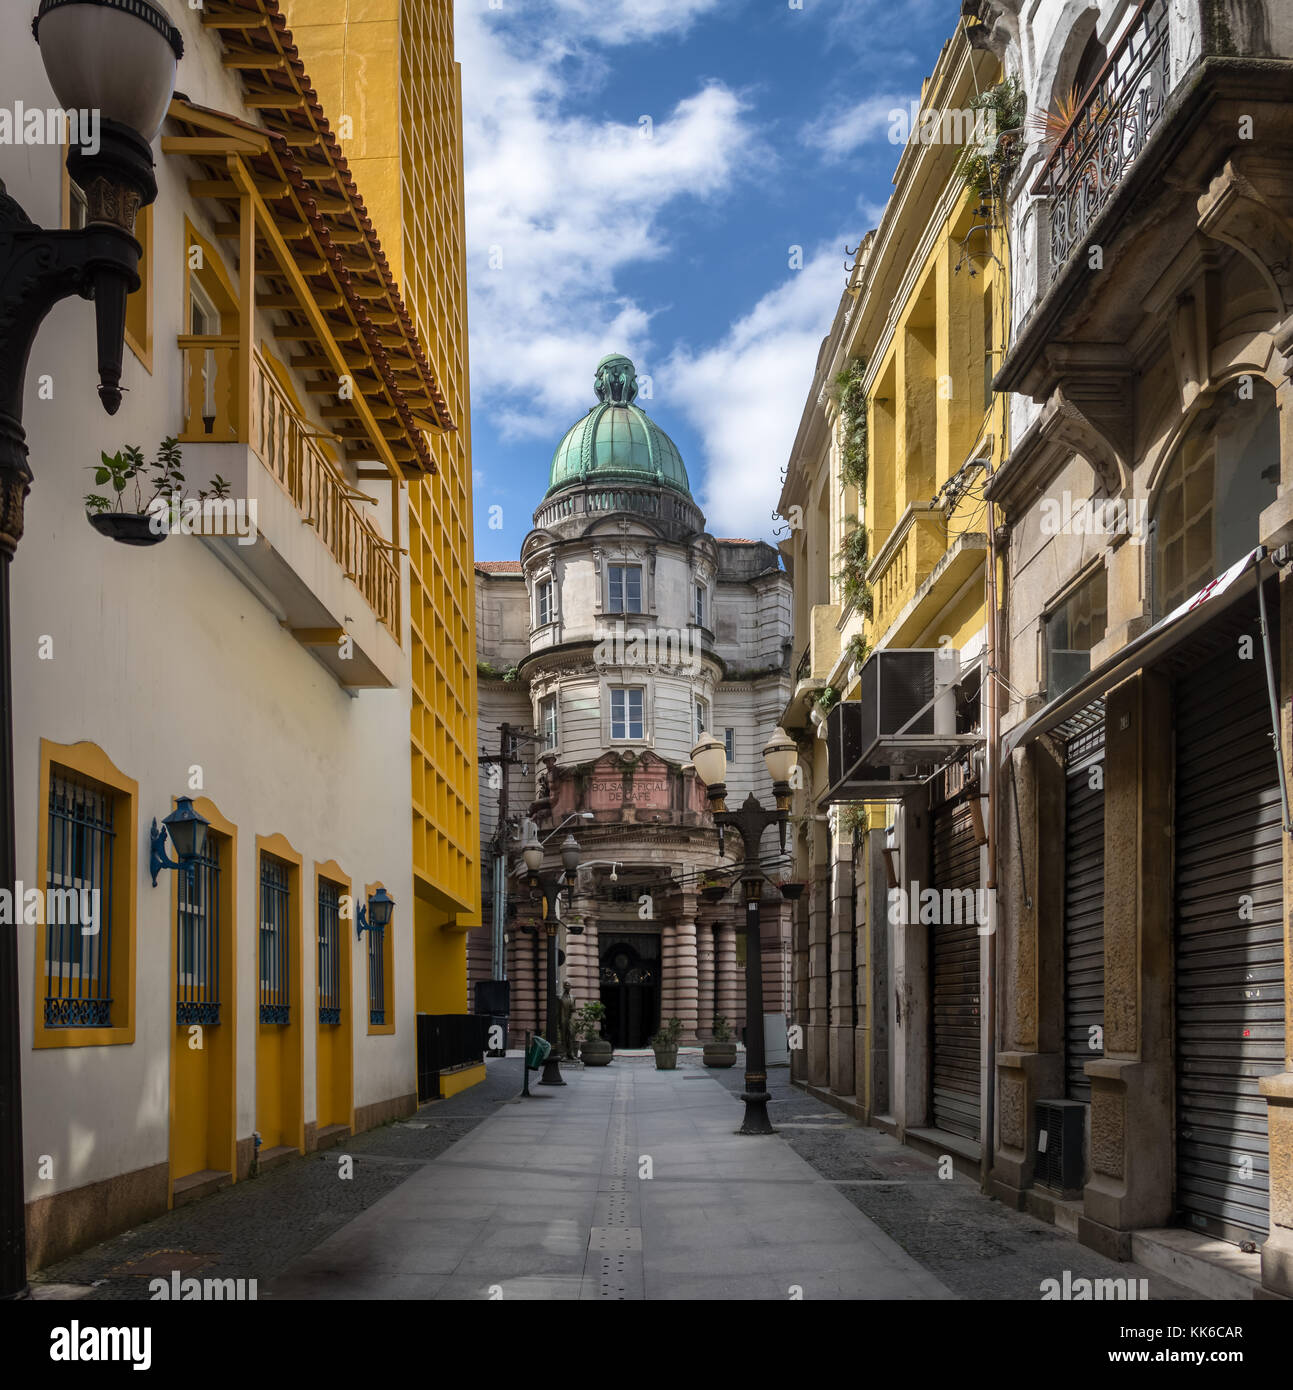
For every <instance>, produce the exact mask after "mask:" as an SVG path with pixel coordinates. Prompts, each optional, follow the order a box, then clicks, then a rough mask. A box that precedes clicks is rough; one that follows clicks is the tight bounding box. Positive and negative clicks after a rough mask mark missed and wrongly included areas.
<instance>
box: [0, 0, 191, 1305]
mask: <svg viewBox="0 0 1293 1390" xmlns="http://www.w3.org/2000/svg"><path fill="white" fill-rule="evenodd" d="M32 32H33V34H34V35H35V38H36V41H37V43H38V44H39V45H40V56H41V60H42V62H43V63H44V65H45V72H46V75H47V76H48V78H49V82H50V86H51V87H52V88H53V89H54V95H55V96H56V97H57V98H58V100H59V102H60V103H61V104H62V106H63V109H64V110H66V111H77V112H80V111H86V112H94V113H96V114H97V115H98V116H99V119H100V134H99V142H98V148H97V150H96V151H95V152H94V153H90V152H89V148H88V147H87V145H86V144H84V143H81V144H73V146H72V147H71V149H70V150H69V152H68V156H67V168H68V173H69V174H70V175H71V177H72V178H73V179H74V180H75V181H76V183H77V184H78V185H79V187H80V188H81V189H82V190H83V191H84V193H85V197H86V226H85V228H84V229H83V230H81V231H48V230H46V229H45V228H43V227H37V226H36V225H35V224H34V223H33V222H32V221H31V219H30V218H29V217H28V216H27V214H26V213H25V212H24V211H23V209H22V207H21V206H20V205H19V204H18V202H17V201H16V200H15V199H14V198H13V197H11V196H10V195H9V193H8V192H7V191H6V189H5V186H4V183H3V181H0V886H7V887H8V888H9V889H10V891H12V887H13V884H14V881H15V880H16V878H17V854H16V850H15V844H14V790H13V777H14V768H13V667H12V659H11V652H10V631H9V571H10V565H11V563H12V561H13V557H14V552H15V551H16V549H17V547H18V542H19V541H20V540H21V539H22V532H23V504H24V502H25V500H26V497H27V493H28V492H29V491H30V489H31V483H32V471H31V467H30V465H29V464H28V462H27V435H26V432H25V431H24V429H23V424H22V407H23V391H24V387H25V383H26V375H27V362H28V359H29V358H30V356H31V349H32V345H33V344H34V342H35V340H36V334H37V332H38V331H39V329H40V326H41V324H42V323H43V322H44V320H45V317H46V315H47V314H48V313H49V311H50V310H51V309H52V308H53V307H54V306H55V304H57V303H59V301H60V300H63V299H67V298H69V297H71V296H72V295H80V297H81V298H82V299H92V300H93V301H94V307H95V319H96V323H97V329H98V334H97V344H98V361H99V398H100V399H101V400H102V402H103V407H104V409H105V410H106V411H107V412H108V414H109V415H115V414H116V413H117V410H118V408H119V407H120V405H121V363H122V355H123V351H124V343H125V325H126V299H127V297H128V296H129V295H130V294H131V293H132V291H134V290H137V289H138V288H139V283H140V281H139V259H140V256H141V255H142V254H143V252H142V250H141V248H140V245H139V243H138V242H137V241H136V240H135V237H134V230H135V218H136V217H137V215H138V213H139V210H140V209H141V208H143V207H147V206H148V205H149V204H150V203H152V202H154V201H155V200H156V198H157V181H156V178H155V177H154V173H153V154H152V149H151V145H152V142H153V140H154V138H155V137H156V135H157V133H158V131H160V130H161V128H162V122H163V120H165V118H166V111H167V108H168V107H169V106H170V103H171V96H172V94H173V93H174V90H175V66H176V63H177V62H178V61H179V59H180V58H181V57H182V56H183V53H184V44H183V42H182V40H181V38H180V35H179V31H178V30H177V29H175V28H174V27H173V26H172V24H171V22H170V20H169V19H167V17H166V15H165V14H164V13H163V12H162V11H161V10H160V9H158V8H157V7H156V6H155V5H153V4H150V3H148V2H147V0H41V6H40V11H39V13H38V14H37V16H36V19H35V20H34V21H33V24H32ZM79 134H80V136H81V139H82V141H83V142H84V141H85V140H86V137H87V134H88V133H87V132H85V131H80V132H79ZM22 1157H23V1156H22V1060H21V1053H20V1051H19V1041H18V936H17V932H16V930H15V929H14V928H13V927H5V928H4V929H2V930H0V1298H22V1297H24V1296H26V1294H27V1292H28V1290H27V1243H26V1234H25V1230H24V1198H25V1191H24V1186H25V1185H24V1181H23V1161H22Z"/></svg>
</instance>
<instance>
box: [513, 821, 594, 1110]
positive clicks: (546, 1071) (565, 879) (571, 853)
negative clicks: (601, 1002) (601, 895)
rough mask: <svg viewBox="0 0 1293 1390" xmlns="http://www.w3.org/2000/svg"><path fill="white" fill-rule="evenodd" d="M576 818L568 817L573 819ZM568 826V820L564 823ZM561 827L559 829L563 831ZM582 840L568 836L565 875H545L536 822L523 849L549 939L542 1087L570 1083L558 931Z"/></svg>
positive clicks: (563, 846)
mask: <svg viewBox="0 0 1293 1390" xmlns="http://www.w3.org/2000/svg"><path fill="white" fill-rule="evenodd" d="M575 818H576V817H573V816H568V817H567V818H566V819H567V820H571V819H575ZM578 818H579V819H584V818H587V819H591V816H590V815H589V814H588V813H586V812H585V813H583V814H582V815H580V816H579V817H578ZM561 824H562V825H564V824H565V821H563V822H562V823H561ZM560 829H561V826H560V825H559V826H557V830H560ZM554 834H556V831H555V830H554V831H552V832H550V833H549V834H548V836H547V838H548V839H551V838H552V836H553V835H554ZM580 853H581V852H580V849H579V841H578V840H576V839H575V837H574V835H567V836H566V838H565V839H564V840H563V841H562V844H561V865H562V869H563V872H562V873H559V874H545V873H543V872H541V870H542V866H543V844H542V842H541V841H540V840H539V836H538V833H537V831H536V830H535V828H534V824H533V822H531V824H530V826H529V833H528V835H527V837H526V840H525V842H524V844H523V845H522V846H521V858H522V859H523V860H524V861H525V868H526V882H527V883H528V884H529V886H530V887H531V888H536V889H538V890H539V892H540V894H541V895H542V900H543V929H544V933H545V934H546V936H547V938H548V972H547V973H548V1042H549V1043H550V1044H551V1045H552V1050H551V1051H550V1052H549V1053H548V1056H547V1059H546V1061H545V1062H544V1064H543V1075H542V1076H541V1077H540V1078H539V1085H540V1086H564V1085H565V1084H566V1083H565V1081H563V1080H562V1077H561V1068H560V1066H559V1065H558V1061H557V1035H558V1032H559V1031H560V1030H559V1028H558V1021H559V1015H560V1012H561V1001H560V1000H559V999H558V998H557V932H558V931H559V930H560V928H561V918H560V915H559V909H560V899H561V894H562V893H563V892H565V893H566V894H567V895H569V896H573V894H574V886H575V881H576V878H577V877H578V872H579V861H580ZM577 930H578V931H582V928H575V927H572V928H571V931H577Z"/></svg>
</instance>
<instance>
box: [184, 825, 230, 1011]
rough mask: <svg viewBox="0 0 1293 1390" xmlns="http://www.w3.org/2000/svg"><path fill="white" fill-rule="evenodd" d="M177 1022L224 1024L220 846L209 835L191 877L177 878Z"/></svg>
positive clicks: (214, 836)
mask: <svg viewBox="0 0 1293 1390" xmlns="http://www.w3.org/2000/svg"><path fill="white" fill-rule="evenodd" d="M176 877H177V878H178V880H179V881H178V884H177V890H176V891H177V898H176V906H175V1022H176V1023H178V1024H193V1023H200V1024H202V1025H203V1026H206V1025H208V1024H209V1025H211V1026H212V1027H214V1026H215V1025H216V1024H218V1023H219V1022H220V845H219V840H218V838H217V836H216V835H215V834H214V833H213V832H211V831H208V832H207V838H206V847H205V848H204V849H203V851H202V855H201V857H200V858H199V859H198V860H197V861H196V862H195V865H194V869H193V872H192V874H188V873H180V874H177V875H176Z"/></svg>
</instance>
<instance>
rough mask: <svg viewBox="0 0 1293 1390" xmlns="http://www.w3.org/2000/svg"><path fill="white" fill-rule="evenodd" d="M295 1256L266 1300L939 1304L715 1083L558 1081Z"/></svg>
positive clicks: (935, 1287) (900, 1257) (914, 1268)
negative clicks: (741, 1131)
mask: <svg viewBox="0 0 1293 1390" xmlns="http://www.w3.org/2000/svg"><path fill="white" fill-rule="evenodd" d="M568 1081H569V1084H568V1085H567V1086H566V1087H564V1088H560V1089H558V1088H547V1087H538V1088H537V1090H536V1094H535V1095H534V1097H533V1098H532V1099H529V1100H523V1099H518V1100H516V1101H515V1102H513V1103H511V1104H505V1105H502V1106H500V1107H499V1108H498V1109H497V1110H496V1112H495V1113H494V1114H493V1115H491V1116H490V1117H489V1118H487V1119H486V1120H485V1121H484V1122H483V1123H482V1124H480V1125H479V1126H478V1127H477V1128H475V1129H473V1130H472V1131H471V1132H470V1133H469V1134H468V1135H467V1136H466V1137H465V1138H463V1139H461V1140H460V1141H459V1142H458V1143H456V1144H455V1145H454V1146H453V1147H452V1148H451V1149H449V1150H448V1151H447V1152H446V1153H444V1154H443V1155H442V1156H441V1157H439V1158H438V1159H436V1160H435V1161H434V1162H433V1163H430V1164H428V1165H426V1166H424V1167H422V1168H421V1169H420V1170H419V1171H417V1172H416V1173H414V1174H413V1175H412V1176H410V1177H409V1178H407V1180H406V1181H404V1182H403V1183H401V1184H400V1185H399V1187H398V1188H396V1189H394V1190H393V1191H391V1192H389V1193H387V1194H386V1195H385V1196H383V1197H382V1198H381V1199H380V1200H378V1201H377V1202H376V1203H374V1205H372V1206H371V1207H369V1208H368V1209H367V1210H366V1211H364V1212H362V1213H361V1214H360V1215H358V1216H356V1217H354V1218H353V1219H352V1220H351V1221H349V1222H348V1223H347V1224H346V1225H345V1226H344V1227H342V1228H341V1229H340V1230H338V1231H336V1232H335V1233H334V1234H332V1235H331V1236H329V1237H328V1238H327V1239H325V1240H324V1241H323V1242H322V1243H321V1244H319V1245H318V1246H316V1247H315V1249H313V1250H312V1251H311V1252H310V1253H309V1254H307V1255H304V1256H303V1257H301V1258H299V1259H297V1260H296V1261H294V1262H293V1263H292V1264H291V1265H290V1266H289V1267H288V1268H287V1269H286V1270H285V1271H284V1272H283V1273H282V1274H281V1275H280V1276H279V1277H278V1278H277V1279H275V1280H274V1281H273V1282H272V1283H271V1285H270V1287H269V1288H268V1289H267V1290H265V1291H264V1292H263V1294H262V1297H275V1298H280V1299H282V1298H417V1299H427V1298H435V1299H455V1298H486V1299H487V1298H491V1297H493V1298H503V1299H508V1298H535V1299H537V1298H549V1299H550V1298H558V1299H643V1298H646V1299H670V1298H672V1299H760V1298H766V1299H791V1298H795V1297H802V1298H804V1299H824V1298H825V1299H845V1298H847V1299H867V1298H886V1299H894V1298H903V1299H942V1298H951V1297H953V1296H954V1295H953V1294H952V1293H951V1292H950V1291H949V1289H948V1288H947V1287H946V1285H944V1284H943V1283H942V1282H941V1281H940V1280H939V1279H937V1278H936V1277H935V1276H934V1275H932V1274H930V1273H929V1272H927V1271H926V1270H925V1269H923V1268H922V1267H921V1265H920V1264H918V1263H917V1262H916V1261H915V1260H914V1259H913V1258H912V1257H911V1256H909V1255H908V1254H907V1253H906V1252H905V1251H904V1250H903V1249H902V1248H901V1247H900V1246H899V1245H897V1244H896V1243H895V1242H894V1241H893V1240H892V1239H890V1237H889V1236H887V1235H885V1234H884V1232H883V1231H881V1230H880V1228H879V1227H878V1226H877V1225H876V1224H875V1223H874V1222H873V1221H871V1220H870V1219H869V1218H868V1217H867V1216H865V1215H864V1214H863V1213H862V1212H861V1211H859V1210H858V1209H857V1207H855V1206H854V1205H853V1204H852V1203H851V1202H850V1201H849V1200H848V1199H847V1198H846V1197H845V1196H844V1195H843V1194H842V1193H841V1192H840V1190H839V1189H838V1188H837V1187H836V1186H834V1185H833V1184H832V1183H831V1182H830V1181H828V1180H827V1179H826V1178H824V1177H822V1176H820V1175H819V1174H818V1173H817V1172H816V1171H815V1170H814V1169H813V1168H812V1167H811V1166H810V1165H809V1164H808V1163H807V1162H806V1161H805V1160H804V1159H803V1158H801V1157H800V1156H799V1155H798V1154H797V1153H796V1152H795V1151H794V1149H793V1148H791V1147H790V1146H789V1145H788V1144H787V1143H786V1142H785V1140H784V1139H783V1138H781V1137H779V1136H776V1135H774V1136H770V1137H768V1138H751V1137H747V1136H741V1135H738V1134H736V1133H735V1131H736V1129H737V1127H738V1126H739V1124H740V1121H741V1115H742V1107H741V1104H740V1102H739V1101H738V1100H737V1099H736V1097H734V1096H733V1095H732V1094H731V1093H730V1092H729V1091H728V1089H727V1088H726V1087H725V1086H723V1085H721V1084H719V1082H718V1080H717V1079H716V1077H715V1076H714V1075H713V1074H712V1073H709V1072H705V1071H703V1070H699V1069H693V1068H691V1067H687V1068H685V1069H680V1070H678V1071H674V1072H658V1071H656V1070H655V1069H654V1068H653V1067H652V1066H651V1065H650V1063H646V1064H645V1065H644V1064H641V1063H637V1062H630V1061H624V1062H617V1063H616V1064H615V1065H613V1066H611V1067H606V1068H595V1069H594V1068H590V1069H588V1070H584V1069H582V1068H579V1067H571V1068H569V1069H568Z"/></svg>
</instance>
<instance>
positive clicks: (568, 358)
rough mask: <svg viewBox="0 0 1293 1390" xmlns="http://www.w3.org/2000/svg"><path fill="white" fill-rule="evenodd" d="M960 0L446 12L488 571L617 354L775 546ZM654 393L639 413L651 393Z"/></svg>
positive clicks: (691, 461) (534, 3) (708, 478)
mask: <svg viewBox="0 0 1293 1390" xmlns="http://www.w3.org/2000/svg"><path fill="white" fill-rule="evenodd" d="M959 11H960V6H959V4H957V3H955V0H620V2H619V3H613V0H456V4H455V28H456V38H457V50H458V59H459V61H460V63H461V64H462V74H463V106H464V113H463V115H464V144H465V148H464V163H465V186H466V201H467V246H468V265H467V275H468V305H469V315H470V325H469V329H470V344H471V395H472V444H473V455H474V458H473V483H474V491H475V511H476V558H477V559H480V560H506V559H516V558H517V557H518V556H519V553H520V547H521V542H522V540H523V539H524V538H525V535H526V533H527V532H528V531H529V530H530V528H531V525H532V514H533V511H534V509H535V507H537V505H538V503H539V501H540V500H541V498H542V496H543V493H544V492H545V490H546V488H547V480H548V468H549V465H550V463H551V460H552V454H553V451H554V450H555V448H556V446H557V444H558V442H559V441H560V439H561V437H562V435H563V434H564V433H565V432H566V430H567V429H569V428H570V426H571V425H573V424H574V423H575V422H576V421H577V420H578V419H580V418H581V417H582V416H583V415H584V414H585V413H586V412H587V410H588V408H589V406H591V405H592V404H594V402H595V397H594V395H593V374H594V370H595V368H596V365H597V362H598V359H599V358H601V357H602V356H604V355H605V354H606V353H608V352H625V353H627V354H628V355H629V356H630V357H632V359H633V361H634V363H635V364H636V366H637V371H638V375H639V378H640V379H642V378H649V381H647V382H645V383H644V390H643V394H642V395H641V396H639V400H638V404H639V405H641V406H642V407H643V409H645V410H646V411H647V412H648V413H649V414H650V415H651V416H652V417H653V418H654V419H655V420H656V422H657V423H658V424H659V425H660V426H661V428H663V429H664V430H665V432H666V433H667V434H669V436H670V437H671V438H672V439H673V440H674V442H675V443H676V444H677V445H678V447H679V449H680V450H681V452H682V456H683V460H684V462H685V463H686V465H687V471H688V475H689V477H690V480H691V488H692V493H693V495H694V496H695V498H696V500H697V501H698V502H699V504H700V506H701V508H702V510H703V511H704V512H705V515H706V518H707V525H708V529H709V531H710V532H711V533H712V534H713V535H717V536H745V537H751V538H764V539H772V537H773V533H774V531H775V530H776V528H777V526H778V523H777V522H776V521H774V520H773V519H772V511H773V509H774V507H775V504H776V500H777V497H778V495H779V493H780V490H781V477H782V473H783V470H784V469H785V466H786V463H787V461H788V458H789V453H790V448H791V445H792V443H793V441H794V437H795V433H796V431H797V429H798V426H799V420H800V416H801V414H802V412H803V408H804V402H805V400H806V397H807V393H808V390H809V388H810V386H811V383H812V376H813V369H814V366H815V363H816V359H817V352H818V349H819V347H820V345H821V341H822V339H823V338H824V337H825V336H826V334H827V332H828V331H829V329H830V325H831V321H832V319H833V317H834V314H835V311H836V308H837V307H838V305H839V301H840V296H841V294H842V292H843V290H844V286H845V282H846V279H847V272H846V270H845V266H846V264H849V263H850V257H849V256H848V255H847V254H846V248H856V247H857V245H858V242H859V240H860V239H861V237H862V236H863V235H864V234H865V233H866V232H867V231H868V230H869V229H870V228H872V227H874V226H875V225H876V224H877V223H878V221H879V219H880V215H881V213H882V212H883V210H884V206H885V202H886V200H887V198H888V196H889V193H890V191H891V188H892V178H893V172H894V169H895V167H896V166H897V162H898V156H899V155H900V154H901V147H900V146H899V145H897V144H894V143H892V142H891V140H890V124H891V122H890V112H891V111H892V110H894V109H895V108H899V107H904V108H905V107H907V106H908V104H909V103H910V102H912V101H914V100H916V99H917V98H918V97H919V95H920V87H921V82H922V80H923V78H924V77H925V76H927V75H928V73H929V72H930V70H931V69H932V68H933V65H934V63H935V61H936V59H937V57H938V53H939V50H940V49H941V48H942V46H943V44H944V42H945V41H946V39H947V38H948V37H949V36H950V34H951V33H952V30H953V28H954V26H955V25H956V23H957V22H958V20H959ZM648 391H649V393H650V394H649V397H648V396H647V394H646V393H647V392H648Z"/></svg>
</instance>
